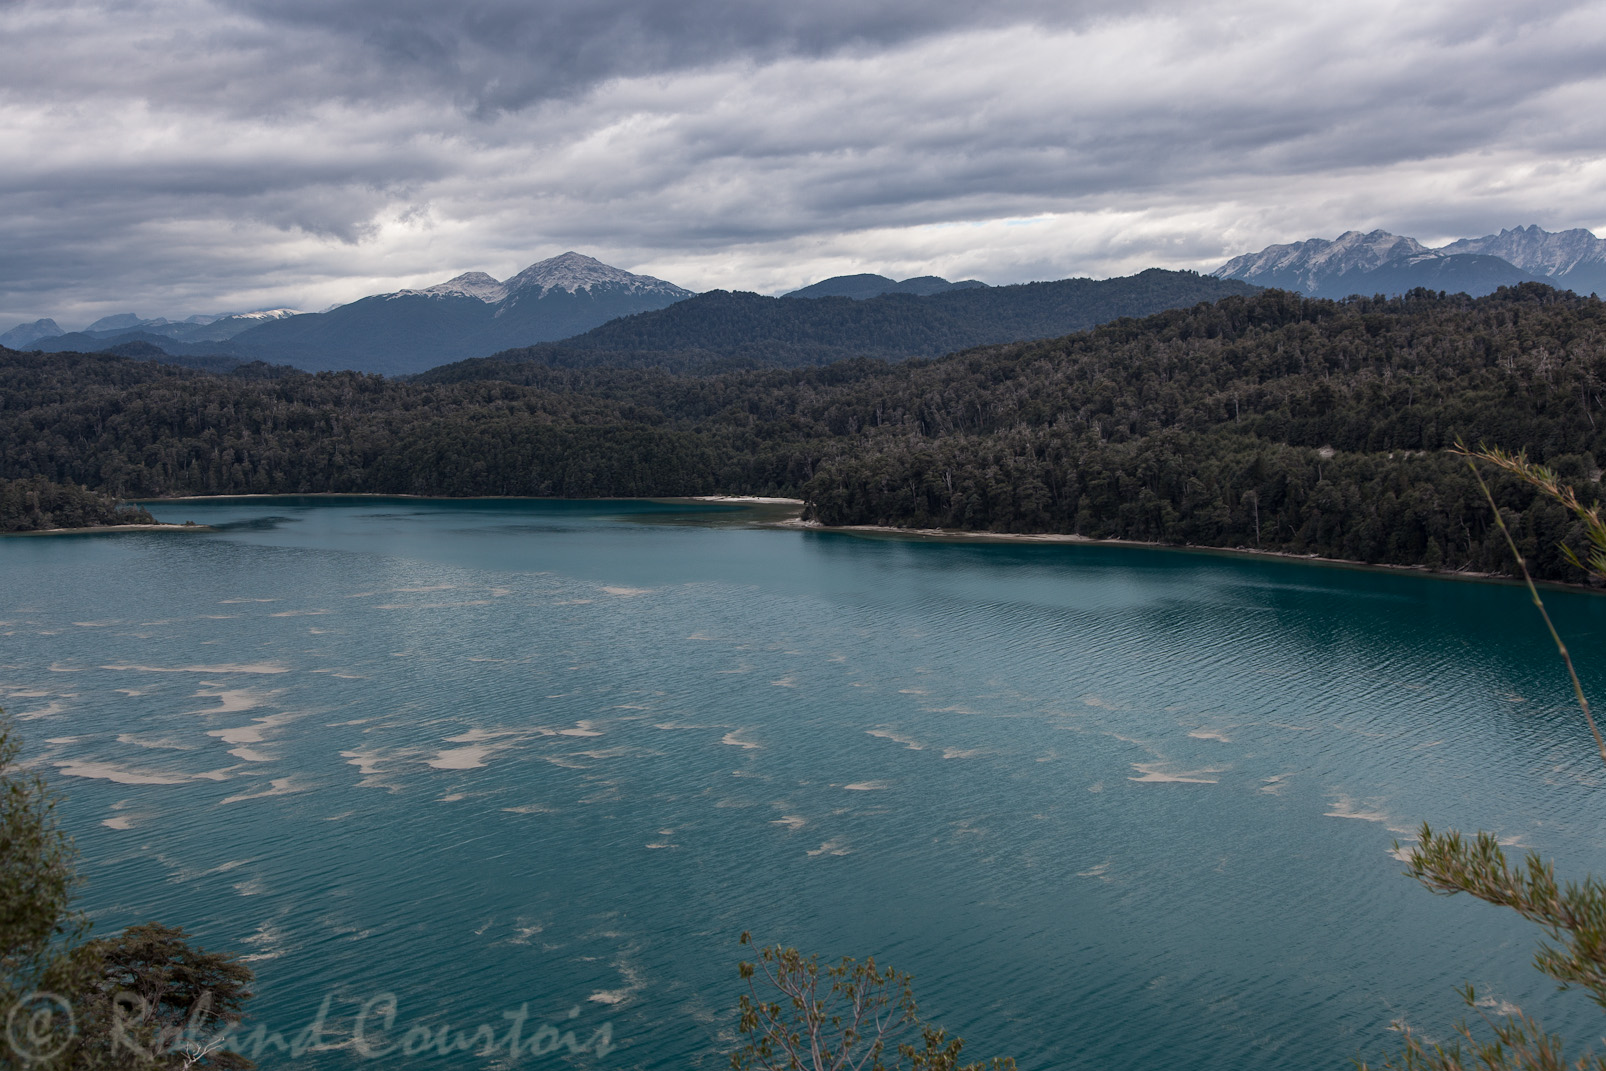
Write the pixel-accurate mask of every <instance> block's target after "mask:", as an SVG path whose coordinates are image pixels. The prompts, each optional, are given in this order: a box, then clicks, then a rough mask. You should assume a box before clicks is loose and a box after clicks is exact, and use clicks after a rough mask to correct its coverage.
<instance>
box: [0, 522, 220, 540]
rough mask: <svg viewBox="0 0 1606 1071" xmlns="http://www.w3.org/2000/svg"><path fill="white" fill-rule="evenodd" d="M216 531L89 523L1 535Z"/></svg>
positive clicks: (181, 526)
mask: <svg viewBox="0 0 1606 1071" xmlns="http://www.w3.org/2000/svg"><path fill="white" fill-rule="evenodd" d="M174 531H177V532H215V531H217V529H215V528H213V527H212V526H211V525H209V524H164V523H162V522H160V521H158V522H157V523H156V524H87V525H84V526H83V527H82V528H34V529H30V530H29V531H26V532H0V536H47V535H101V534H104V533H106V532H174Z"/></svg>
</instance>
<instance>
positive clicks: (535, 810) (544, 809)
mask: <svg viewBox="0 0 1606 1071" xmlns="http://www.w3.org/2000/svg"><path fill="white" fill-rule="evenodd" d="M502 810H504V811H506V812H507V813H508V814H557V813H558V809H557V808H556V807H552V806H549V805H547V804H545V803H523V804H520V805H519V806H517V807H503V808H502Z"/></svg>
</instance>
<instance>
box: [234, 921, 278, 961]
mask: <svg viewBox="0 0 1606 1071" xmlns="http://www.w3.org/2000/svg"><path fill="white" fill-rule="evenodd" d="M245 943H246V944H248V945H250V946H251V947H252V948H254V949H256V950H257V951H255V952H251V953H248V954H246V955H244V956H241V957H240V959H241V960H242V961H243V962H246V963H262V962H265V961H267V960H270V959H278V958H279V957H280V956H282V955H284V954H285V952H287V951H288V949H287V948H286V947H285V933H284V930H283V929H281V928H280V927H279V924H278V921H277V920H276V919H267V920H266V921H264V922H263V923H262V924H261V925H259V926H258V927H257V928H256V932H255V933H253V934H252V935H251V936H249V937H247V938H245Z"/></svg>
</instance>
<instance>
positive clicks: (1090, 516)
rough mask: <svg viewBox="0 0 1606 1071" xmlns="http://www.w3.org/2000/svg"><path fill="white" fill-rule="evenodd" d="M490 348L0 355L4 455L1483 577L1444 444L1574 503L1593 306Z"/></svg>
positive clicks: (1604, 345)
mask: <svg viewBox="0 0 1606 1071" xmlns="http://www.w3.org/2000/svg"><path fill="white" fill-rule="evenodd" d="M960 293H967V292H960ZM788 304H793V303H792V302H788ZM482 371H485V372H489V371H491V369H482ZM495 371H496V372H497V373H498V374H500V375H502V376H504V377H505V378H501V379H457V380H455V381H435V382H431V381H414V382H402V381H394V380H385V379H383V378H381V377H378V376H370V375H362V374H357V373H321V374H318V375H304V374H290V375H282V376H279V377H278V378H272V379H264V378H260V377H259V378H248V377H246V376H242V375H224V376H219V375H212V374H207V373H204V372H200V371H195V370H189V369H182V368H174V367H171V366H163V365H155V364H150V363H144V362H135V361H129V360H125V359H121V358H117V357H112V356H108V355H99V354H89V355H86V354H50V355H44V354H19V353H13V352H10V351H0V476H3V477H12V478H16V477H27V476H35V475H40V476H44V477H46V478H49V479H51V480H55V481H58V482H66V481H74V482H79V483H85V484H88V485H91V486H94V487H98V488H101V489H103V490H105V491H107V492H109V493H111V494H116V495H120V496H124V497H139V496H159V495H181V494H219V493H244V492H252V493H265V492H266V493H305V492H358V491H365V492H380V493H410V494H424V495H447V496H457V495H541V496H544V495H551V496H564V497H587V496H658V495H692V494H710V493H733V494H785V495H794V496H799V497H803V498H804V499H806V500H807V502H808V507H807V509H808V513H809V514H810V515H811V516H812V517H815V518H817V519H818V520H820V521H822V522H824V523H827V524H884V525H896V526H909V527H952V528H965V529H975V530H993V531H1015V532H1065V533H1077V534H1081V535H1083V536H1088V537H1093V538H1123V539H1139V540H1150V541H1156V542H1162V543H1172V544H1194V545H1199V546H1218V547H1248V548H1256V547H1259V548H1261V549H1265V550H1282V551H1289V552H1294V553H1302V554H1320V555H1324V556H1329V557H1337V558H1346V559H1351V560H1357V561H1366V562H1377V563H1392V564H1403V565H1427V566H1433V567H1443V568H1460V567H1469V568H1473V569H1478V570H1488V571H1504V570H1505V569H1506V567H1507V564H1506V563H1507V558H1508V555H1507V553H1506V552H1505V551H1504V549H1503V547H1502V545H1501V544H1500V543H1499V537H1498V534H1497V533H1495V532H1494V531H1493V530H1492V525H1491V523H1490V520H1491V518H1490V514H1489V510H1488V507H1487V505H1486V504H1485V503H1484V502H1483V501H1482V498H1481V495H1480V493H1479V492H1478V490H1477V486H1476V483H1475V482H1474V481H1473V479H1472V477H1471V475H1470V473H1469V472H1468V471H1467V470H1466V467H1465V465H1464V463H1462V462H1460V461H1458V460H1457V459H1455V458H1453V457H1451V456H1449V455H1448V454H1446V453H1445V452H1444V450H1445V448H1446V447H1448V446H1450V445H1451V444H1453V443H1454V441H1455V440H1456V439H1457V437H1462V438H1465V439H1466V440H1467V441H1468V442H1469V443H1470V444H1474V445H1475V444H1477V443H1478V442H1488V443H1490V444H1498V445H1500V446H1503V447H1506V448H1509V449H1513V450H1521V449H1526V450H1527V451H1528V452H1529V453H1530V455H1531V456H1532V457H1534V458H1535V459H1536V460H1540V461H1543V462H1545V463H1547V464H1550V465H1552V466H1554V467H1556V468H1557V469H1558V470H1559V471H1560V472H1561V473H1562V475H1563V476H1564V477H1565V478H1566V479H1567V480H1569V481H1570V482H1573V483H1575V484H1576V485H1578V486H1579V488H1580V491H1581V492H1582V494H1583V496H1584V497H1585V499H1586V500H1588V499H1589V498H1591V497H1593V496H1595V495H1596V494H1598V492H1599V479H1600V468H1599V462H1600V459H1601V458H1602V457H1606V433H1603V429H1602V427H1601V424H1602V421H1603V419H1606V418H1603V417H1597V416H1595V413H1597V412H1601V411H1602V394H1603V389H1606V306H1603V305H1602V303H1601V302H1600V301H1598V300H1596V299H1592V298H1579V297H1576V296H1574V295H1572V294H1567V293H1560V292H1557V291H1555V290H1552V289H1550V288H1549V287H1546V286H1542V285H1539V284H1524V285H1522V286H1520V287H1516V288H1511V289H1505V290H1502V291H1500V292H1498V293H1496V294H1494V295H1490V296H1489V297H1486V298H1479V299H1476V300H1474V299H1471V298H1467V297H1465V296H1464V295H1459V296H1449V297H1446V296H1444V295H1441V294H1434V293H1430V292H1427V291H1414V292H1412V293H1411V294H1408V295H1406V296H1405V297H1403V298H1396V299H1390V300H1382V299H1364V300H1362V299H1356V300H1351V301H1348V302H1343V303H1337V302H1332V301H1323V300H1305V299H1301V298H1300V297H1298V296H1297V295H1293V294H1289V293H1286V292H1282V291H1267V292H1263V293H1258V294H1253V295H1249V296H1244V297H1231V298H1227V299H1225V300H1222V301H1220V302H1217V303H1216V304H1214V305H1199V306H1196V307H1194V308H1190V309H1183V310H1175V311H1170V312H1164V313H1160V314H1157V315H1154V316H1150V317H1148V318H1146V319H1143V320H1130V319H1128V320H1120V321H1117V322H1115V323H1111V324H1107V325H1105V326H1103V327H1099V328H1096V329H1094V330H1092V331H1087V332H1084V333H1081V334H1077V335H1071V336H1068V337H1065V338H1059V339H1054V340H1050V341H1045V342H1031V343H1013V344H1009V345H1003V346H989V347H983V348H977V349H972V350H968V351H964V352H960V353H956V354H952V355H950V356H947V357H942V358H939V359H935V360H915V361H910V362H906V363H900V364H887V363H883V362H880V361H876V360H868V359H859V360H852V361H844V362H839V363H836V364H832V365H827V366H824V367H809V368H797V369H769V370H744V371H732V372H724V373H720V374H716V375H706V376H691V375H677V374H672V373H670V372H667V371H665V370H663V369H657V368H607V367H589V368H562V367H553V366H550V365H543V364H539V363H528V362H526V363H518V364H508V365H505V366H502V367H499V368H497V369H495ZM1495 488H1496V494H1497V497H1498V498H1499V501H1500V503H1501V506H1502V509H1503V510H1504V511H1509V512H1508V513H1507V520H1508V522H1509V523H1510V524H1511V525H1512V526H1513V528H1514V530H1515V531H1516V532H1517V534H1518V537H1519V540H1520V541H1521V542H1522V543H1523V544H1524V548H1523V549H1524V551H1525V552H1526V553H1527V554H1529V556H1530V558H1531V560H1532V561H1533V562H1534V563H1535V565H1536V568H1537V570H1538V572H1539V573H1540V574H1541V575H1544V576H1547V577H1551V578H1555V579H1577V574H1576V573H1574V572H1573V571H1571V570H1570V567H1569V566H1567V565H1566V564H1565V563H1564V561H1563V560H1562V558H1561V555H1560V553H1559V551H1558V550H1557V549H1556V544H1557V543H1558V542H1560V541H1569V542H1571V541H1575V540H1577V539H1578V533H1577V532H1576V531H1574V530H1573V528H1572V524H1571V521H1570V519H1569V518H1568V517H1567V516H1566V515H1564V514H1563V513H1562V511H1561V510H1560V508H1559V507H1554V506H1552V505H1550V504H1548V503H1545V502H1538V501H1535V499H1534V497H1533V495H1532V493H1531V492H1529V491H1528V490H1526V489H1524V488H1523V487H1521V486H1518V485H1517V484H1515V483H1513V482H1507V481H1496V482H1495Z"/></svg>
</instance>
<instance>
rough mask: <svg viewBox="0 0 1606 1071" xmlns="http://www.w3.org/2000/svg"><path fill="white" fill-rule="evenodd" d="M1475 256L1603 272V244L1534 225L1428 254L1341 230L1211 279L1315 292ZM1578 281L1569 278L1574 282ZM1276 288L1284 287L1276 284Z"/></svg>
mask: <svg viewBox="0 0 1606 1071" xmlns="http://www.w3.org/2000/svg"><path fill="white" fill-rule="evenodd" d="M1458 254H1480V255H1484V256H1493V257H1499V258H1500V259H1501V260H1504V261H1506V262H1507V263H1509V264H1511V265H1513V266H1514V267H1517V268H1520V269H1521V270H1522V271H1525V272H1528V273H1529V274H1531V275H1537V276H1540V277H1544V278H1554V277H1558V276H1566V275H1567V274H1568V273H1569V272H1574V271H1578V270H1579V269H1582V270H1583V271H1584V272H1590V271H1594V272H1599V271H1601V270H1603V269H1606V239H1600V238H1596V237H1595V236H1594V234H1592V233H1591V232H1589V231H1587V230H1583V229H1574V230H1567V231H1560V232H1557V233H1552V232H1550V231H1546V230H1541V229H1540V228H1539V227H1537V226H1529V227H1517V228H1516V229H1514V230H1502V231H1501V232H1500V233H1499V234H1490V235H1485V236H1484V237H1482V238H1461V239H1458V240H1457V241H1454V242H1451V243H1449V244H1448V245H1444V246H1440V247H1439V248H1437V249H1430V248H1428V247H1427V246H1425V245H1423V244H1422V243H1421V242H1418V241H1417V240H1416V239H1415V238H1406V237H1402V236H1400V235H1397V234H1390V233H1389V232H1387V231H1381V230H1377V231H1371V232H1369V233H1367V234H1362V233H1361V232H1360V231H1346V232H1344V233H1343V234H1341V235H1339V236H1338V238H1337V239H1336V240H1334V241H1328V240H1327V239H1325V238H1311V239H1308V240H1306V241H1303V242H1293V243H1290V244H1288V245H1272V246H1267V247H1266V248H1265V249H1262V250H1261V251H1260V252H1258V253H1245V254H1244V255H1243V256H1239V257H1234V258H1232V259H1231V260H1229V261H1227V263H1225V264H1223V265H1222V266H1221V267H1219V268H1217V269H1216V270H1215V271H1214V272H1212V273H1211V274H1212V275H1216V276H1219V277H1220V278H1223V279H1244V280H1247V281H1250V282H1253V281H1255V280H1256V279H1259V278H1264V277H1266V276H1267V275H1270V274H1272V273H1278V274H1282V275H1284V276H1285V278H1286V276H1288V275H1292V276H1294V277H1295V279H1296V280H1297V282H1298V284H1299V285H1301V286H1302V287H1308V288H1310V289H1316V288H1318V287H1319V285H1320V283H1321V280H1323V279H1331V278H1333V277H1336V276H1339V275H1343V274H1345V273H1348V272H1367V271H1372V270H1374V269H1376V268H1379V267H1382V266H1383V265H1384V264H1387V263H1390V262H1393V263H1394V264H1396V265H1399V264H1410V263H1415V262H1419V261H1422V260H1425V259H1430V258H1438V257H1448V256H1455V255H1458ZM1579 277H1580V276H1574V279H1575V280H1576V279H1577V278H1579ZM1278 285H1287V284H1286V282H1285V281H1283V280H1278Z"/></svg>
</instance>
